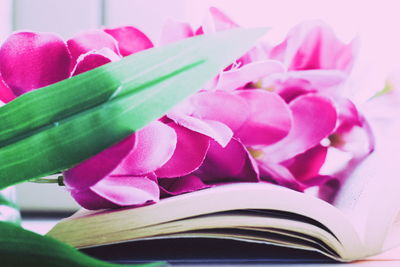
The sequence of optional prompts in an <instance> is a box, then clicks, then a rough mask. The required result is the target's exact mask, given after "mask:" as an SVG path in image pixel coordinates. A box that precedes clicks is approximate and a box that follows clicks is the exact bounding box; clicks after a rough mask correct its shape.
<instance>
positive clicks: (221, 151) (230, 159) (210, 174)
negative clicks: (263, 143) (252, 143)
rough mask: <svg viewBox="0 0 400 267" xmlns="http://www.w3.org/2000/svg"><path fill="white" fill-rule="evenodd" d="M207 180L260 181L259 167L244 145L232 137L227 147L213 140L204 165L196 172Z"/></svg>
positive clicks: (215, 181)
mask: <svg viewBox="0 0 400 267" xmlns="http://www.w3.org/2000/svg"><path fill="white" fill-rule="evenodd" d="M196 173H198V174H199V175H200V176H201V178H202V179H203V180H204V181H206V182H213V183H218V182H224V181H232V180H233V181H246V182H257V181H259V173H258V168H257V165H256V163H255V161H254V160H253V158H252V156H251V155H250V154H249V152H248V151H247V149H246V148H245V147H244V145H243V144H242V143H241V142H240V141H239V140H237V139H235V138H232V140H231V141H230V142H229V144H228V146H226V147H225V148H223V147H221V146H220V145H219V144H217V143H215V142H213V141H211V142H210V149H209V150H208V153H207V156H206V158H205V160H204V163H203V165H202V166H201V167H200V169H199V170H198V171H197V172H196Z"/></svg>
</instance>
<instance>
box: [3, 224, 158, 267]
mask: <svg viewBox="0 0 400 267" xmlns="http://www.w3.org/2000/svg"><path fill="white" fill-rule="evenodd" d="M0 265H1V266H4V267H8V266H10V267H11V266H40V267H53V266H59V267H64V266H65V267H71V266H77V267H79V266H82V267H83V266H85V267H87V266H96V267H97V266H98V267H103V266H104V267H115V266H122V265H119V264H111V263H107V262H103V261H100V260H97V259H94V258H92V257H89V256H87V255H85V254H83V253H81V252H79V251H78V250H76V249H75V248H73V247H71V246H69V245H67V244H64V243H62V242H60V241H58V240H56V239H53V238H51V237H48V236H41V235H38V234H35V233H33V232H30V231H27V230H24V229H22V228H20V227H18V226H15V225H13V224H11V223H7V222H0ZM123 266H137V267H155V266H165V263H157V262H156V263H149V264H138V265H123Z"/></svg>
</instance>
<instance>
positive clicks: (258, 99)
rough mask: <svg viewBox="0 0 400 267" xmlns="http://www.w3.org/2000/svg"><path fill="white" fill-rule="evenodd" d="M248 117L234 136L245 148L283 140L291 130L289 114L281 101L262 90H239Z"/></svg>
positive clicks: (277, 96)
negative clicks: (246, 107) (247, 108)
mask: <svg viewBox="0 0 400 267" xmlns="http://www.w3.org/2000/svg"><path fill="white" fill-rule="evenodd" d="M237 94H238V95H239V96H240V97H241V98H242V99H244V100H246V101H247V103H248V105H249V106H250V115H249V117H248V119H247V120H246V122H245V123H244V124H243V125H242V127H241V128H240V129H239V130H238V131H236V132H235V136H236V137H237V138H239V139H240V140H241V142H243V144H245V145H246V146H254V145H270V144H273V143H276V142H277V141H279V140H281V139H282V138H284V137H285V136H286V135H287V134H288V133H289V130H290V128H291V124H292V121H291V113H290V110H289V107H288V105H287V104H286V103H285V101H283V99H282V98H281V97H280V96H279V95H277V94H275V93H272V92H267V91H263V90H258V89H257V90H239V91H237Z"/></svg>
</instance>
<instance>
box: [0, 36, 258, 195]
mask: <svg viewBox="0 0 400 267" xmlns="http://www.w3.org/2000/svg"><path fill="white" fill-rule="evenodd" d="M264 32H265V30H264V29H250V30H245V29H234V30H230V31H226V32H223V33H218V34H214V35H207V36H204V35H203V36H197V37H193V38H190V39H186V40H183V41H181V42H179V43H176V44H172V45H169V46H165V47H159V48H153V49H150V50H146V51H143V52H140V53H137V54H134V55H131V56H129V57H126V58H124V59H122V60H121V61H119V62H115V63H110V64H107V65H104V66H102V67H99V68H97V69H94V70H92V71H89V72H87V73H84V74H82V75H78V76H76V77H73V78H70V79H67V80H64V81H61V82H59V83H56V84H53V85H50V86H47V87H44V88H42V89H40V90H36V91H32V92H30V93H28V94H25V95H23V96H21V97H19V98H17V99H15V100H14V101H12V102H10V103H8V104H7V105H5V106H3V107H1V108H0V121H1V124H0V188H4V187H6V186H9V185H12V184H16V183H20V182H23V181H26V180H28V179H33V178H39V177H43V176H46V175H49V174H53V173H55V172H58V171H61V170H65V169H67V168H70V167H72V166H74V165H75V164H77V163H79V162H82V161H83V160H85V159H87V158H89V157H91V156H93V155H95V154H97V153H99V152H100V151H102V150H104V149H105V148H107V147H109V146H111V145H112V144H115V143H116V142H118V141H120V140H122V139H123V138H124V137H126V136H128V135H129V134H131V133H132V132H134V131H137V130H138V129H140V128H142V127H144V126H145V125H146V124H148V123H150V122H151V121H153V120H155V119H158V118H160V117H161V116H162V115H163V114H165V113H166V112H167V111H168V110H169V109H170V108H172V107H173V106H174V105H176V104H177V103H178V102H180V101H182V100H183V99H184V98H186V97H188V96H189V95H191V94H193V93H194V92H195V91H197V90H199V89H200V88H201V87H202V86H203V85H204V84H205V83H206V82H207V81H209V80H211V79H212V78H213V77H214V76H215V75H216V74H217V73H218V71H219V70H221V69H223V68H224V67H225V66H227V65H228V64H230V63H231V62H232V61H233V60H235V59H236V58H238V57H239V56H240V55H242V54H243V53H244V52H245V51H246V50H248V49H249V48H250V47H251V46H252V45H253V43H254V42H255V40H256V39H257V38H258V37H260V36H261V35H262V34H263V33H264Z"/></svg>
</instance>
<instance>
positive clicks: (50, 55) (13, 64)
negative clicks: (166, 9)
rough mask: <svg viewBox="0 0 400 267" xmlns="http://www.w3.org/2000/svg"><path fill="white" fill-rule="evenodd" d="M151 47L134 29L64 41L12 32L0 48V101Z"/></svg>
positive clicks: (53, 36)
mask: <svg viewBox="0 0 400 267" xmlns="http://www.w3.org/2000/svg"><path fill="white" fill-rule="evenodd" d="M152 46H153V44H152V43H151V41H150V40H149V39H148V38H147V37H146V36H145V35H144V34H143V33H142V32H141V31H139V30H138V29H136V28H134V27H121V28H115V29H104V30H95V31H87V32H83V33H80V34H78V35H76V36H75V37H73V38H72V39H70V40H68V41H67V42H65V41H64V40H63V39H62V38H61V37H59V36H58V35H56V34H53V33H37V32H16V33H14V34H12V35H10V36H9V37H8V38H7V39H6V40H5V41H4V43H3V44H2V46H1V47H0V100H1V101H3V102H5V103H7V102H9V101H11V100H13V99H14V98H15V97H17V96H19V95H22V94H24V93H27V92H29V91H31V90H34V89H38V88H41V87H44V86H47V85H50V84H52V83H55V82H59V81H61V80H63V79H67V78H69V77H71V76H72V75H76V74H79V73H82V72H84V71H87V70H90V69H92V68H95V67H98V66H101V65H103V64H105V63H108V62H110V61H114V60H118V58H120V57H122V56H126V55H129V54H132V53H136V52H138V51H141V50H144V49H147V48H150V47H152Z"/></svg>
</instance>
